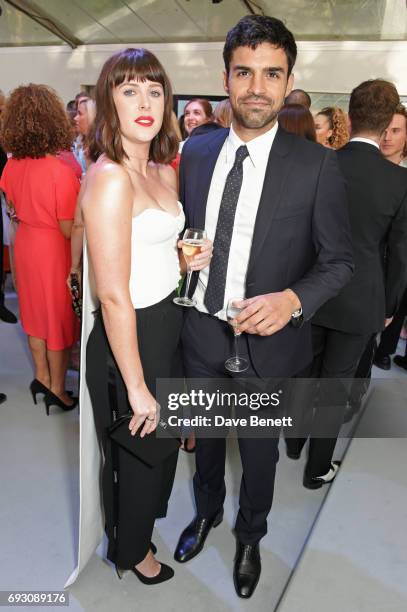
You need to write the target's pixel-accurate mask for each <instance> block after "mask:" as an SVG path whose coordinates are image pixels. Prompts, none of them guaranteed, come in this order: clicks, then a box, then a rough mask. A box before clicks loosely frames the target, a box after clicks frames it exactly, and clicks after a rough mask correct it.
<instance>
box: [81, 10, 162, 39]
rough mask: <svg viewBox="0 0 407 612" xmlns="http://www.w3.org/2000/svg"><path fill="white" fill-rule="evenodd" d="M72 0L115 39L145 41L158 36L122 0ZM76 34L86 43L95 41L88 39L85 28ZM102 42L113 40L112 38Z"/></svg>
mask: <svg viewBox="0 0 407 612" xmlns="http://www.w3.org/2000/svg"><path fill="white" fill-rule="evenodd" d="M74 2H75V3H76V4H79V5H80V6H82V7H83V10H86V13H87V14H88V15H89V16H91V17H92V19H94V20H95V21H97V22H98V23H99V24H101V25H102V26H103V27H104V28H105V30H106V31H108V32H110V33H111V36H113V37H114V39H115V41H118V42H132V41H140V42H146V41H152V40H155V39H157V38H158V35H157V32H155V31H154V30H153V29H152V28H150V27H149V26H148V25H147V24H146V23H144V21H143V20H142V19H140V18H139V17H138V16H137V15H136V14H135V13H134V11H132V10H131V9H130V8H129V6H128V5H127V4H126V2H124V1H123V0H120V1H119V0H103V1H102V2H101V0H86V3H85V4H84V3H83V1H82V0H74ZM77 35H78V37H79V38H81V39H84V40H85V41H86V42H87V43H90V42H92V43H94V42H96V41H95V40H94V39H93V38H92V39H90V38H89V36H88V35H87V32H86V30H85V31H84V30H83V29H82V28H81V29H80V30H78V32H77ZM104 42H113V38H112V39H111V40H110V41H104Z"/></svg>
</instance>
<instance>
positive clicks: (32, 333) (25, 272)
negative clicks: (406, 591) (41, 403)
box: [0, 84, 79, 414]
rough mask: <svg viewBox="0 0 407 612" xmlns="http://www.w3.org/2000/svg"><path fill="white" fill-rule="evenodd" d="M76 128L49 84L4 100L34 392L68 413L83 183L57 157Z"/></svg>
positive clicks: (7, 178)
mask: <svg viewBox="0 0 407 612" xmlns="http://www.w3.org/2000/svg"><path fill="white" fill-rule="evenodd" d="M71 139H72V132H71V126H70V122H69V119H68V116H67V114H66V112H65V109H64V106H63V104H62V102H61V100H60V99H59V98H58V96H57V95H56V93H55V92H54V91H53V90H52V89H50V88H49V87H46V86H45V85H33V84H30V85H28V86H24V87H18V88H17V89H15V90H14V91H13V92H12V93H11V95H10V97H9V98H8V100H7V104H6V108H5V112H4V119H3V123H2V143H3V146H4V148H5V149H6V150H7V151H8V152H10V153H12V157H11V158H10V159H9V160H8V162H7V164H6V167H5V168H4V171H3V174H2V177H1V181H0V189H2V190H3V192H4V193H5V196H6V199H7V202H8V207H9V208H10V209H11V211H12V212H13V214H14V216H15V218H17V219H18V226H17V233H16V239H15V245H14V257H15V266H16V277H17V292H18V298H19V305H20V317H21V324H22V326H23V329H24V331H25V332H26V334H27V336H28V345H29V347H30V351H31V354H32V357H33V361H34V368H35V379H34V380H33V381H32V383H31V386H30V389H31V393H32V395H33V399H34V402H35V403H37V393H42V394H44V395H45V403H46V409H47V414H48V413H49V407H50V406H51V405H56V406H59V407H60V408H63V409H64V410H71V409H72V408H74V406H76V404H77V398H72V397H70V396H69V395H68V394H67V392H66V391H65V375H66V371H67V367H68V361H69V354H70V350H71V347H72V344H73V343H74V341H75V338H76V319H75V315H74V313H73V310H72V307H71V298H70V295H69V292H68V289H67V286H66V284H65V279H66V276H67V274H68V270H69V268H70V264H71V251H70V237H71V230H72V221H73V217H74V212H75V204H76V198H77V195H78V191H79V181H78V179H77V178H76V176H75V174H74V171H73V170H72V169H71V168H70V167H69V166H68V164H66V163H64V162H63V161H61V160H59V159H57V157H56V156H57V154H58V153H59V152H60V151H64V150H65V151H67V150H69V149H70V146H71Z"/></svg>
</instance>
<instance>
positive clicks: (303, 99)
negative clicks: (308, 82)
mask: <svg viewBox="0 0 407 612" xmlns="http://www.w3.org/2000/svg"><path fill="white" fill-rule="evenodd" d="M284 104H301V106H305V108H308V109H310V108H311V96H310V95H309V94H308V93H307V92H306V91H304V90H303V89H293V90H292V91H291V92H290V93H289V94H288V96H287V97H286V99H285V100H284Z"/></svg>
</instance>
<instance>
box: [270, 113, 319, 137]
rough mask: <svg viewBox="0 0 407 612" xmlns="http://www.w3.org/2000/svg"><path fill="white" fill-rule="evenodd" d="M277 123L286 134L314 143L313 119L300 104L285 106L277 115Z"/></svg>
mask: <svg viewBox="0 0 407 612" xmlns="http://www.w3.org/2000/svg"><path fill="white" fill-rule="evenodd" d="M278 123H279V124H280V125H281V127H282V128H284V129H285V130H286V131H287V132H291V133H292V134H297V135H298V136H303V137H304V138H306V139H307V140H311V141H312V142H316V140H317V136H316V133H315V124H314V118H313V116H312V114H311V113H310V111H309V110H308V108H306V107H305V106H303V105H302V104H286V105H285V106H283V108H282V109H281V111H280V112H279V113H278Z"/></svg>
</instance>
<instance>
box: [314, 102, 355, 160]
mask: <svg viewBox="0 0 407 612" xmlns="http://www.w3.org/2000/svg"><path fill="white" fill-rule="evenodd" d="M315 130H316V133H317V142H319V144H322V145H323V146H324V147H328V148H330V149H340V148H341V147H343V146H344V145H345V144H346V143H347V142H348V140H349V128H348V119H347V117H346V115H345V113H344V112H343V110H342V109H340V108H337V107H336V106H327V107H326V108H323V109H322V110H321V111H319V113H317V114H316V115H315Z"/></svg>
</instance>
